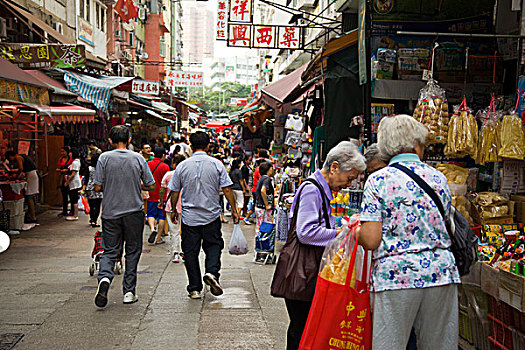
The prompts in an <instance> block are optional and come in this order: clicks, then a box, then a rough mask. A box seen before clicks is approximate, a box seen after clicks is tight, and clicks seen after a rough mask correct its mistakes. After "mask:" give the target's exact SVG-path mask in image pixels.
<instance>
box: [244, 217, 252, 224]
mask: <svg viewBox="0 0 525 350" xmlns="http://www.w3.org/2000/svg"><path fill="white" fill-rule="evenodd" d="M244 223H245V224H246V225H251V224H252V223H251V222H250V219H249V218H246V219H244Z"/></svg>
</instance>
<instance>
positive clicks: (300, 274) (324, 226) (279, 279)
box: [272, 141, 366, 350]
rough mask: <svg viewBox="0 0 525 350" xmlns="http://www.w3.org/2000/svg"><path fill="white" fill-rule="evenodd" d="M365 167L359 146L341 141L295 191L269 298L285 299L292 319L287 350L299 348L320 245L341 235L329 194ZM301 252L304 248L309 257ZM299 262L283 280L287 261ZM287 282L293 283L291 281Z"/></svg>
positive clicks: (357, 174) (318, 259)
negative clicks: (336, 226)
mask: <svg viewBox="0 0 525 350" xmlns="http://www.w3.org/2000/svg"><path fill="white" fill-rule="evenodd" d="M365 169H366V165H365V158H364V157H363V155H362V154H361V153H360V152H359V150H358V148H357V146H355V145H354V144H352V143H351V142H348V141H343V142H340V143H339V144H338V145H337V146H335V147H334V148H332V149H331V150H330V152H329V153H328V155H327V157H326V161H325V163H324V166H323V168H322V169H320V170H317V171H316V172H315V173H314V174H312V175H311V176H310V177H309V178H308V179H307V180H305V181H304V182H303V184H302V185H301V186H300V187H299V189H298V190H297V194H296V195H295V198H294V202H293V204H292V208H291V212H292V213H293V217H292V222H291V224H290V232H289V234H288V241H287V242H286V245H285V246H284V248H283V250H282V251H281V255H280V257H279V262H278V263H277V267H276V272H275V275H274V279H273V282H272V295H274V296H281V297H284V298H285V303H286V309H287V311H288V315H289V317H290V325H289V327H288V333H287V341H286V343H287V346H286V349H288V350H291V349H298V348H299V343H300V341H301V337H302V334H303V330H304V327H305V325H306V319H307V318H308V312H309V311H310V306H311V304H312V299H313V295H314V292H315V282H316V280H317V274H318V272H319V265H320V263H321V258H322V255H323V251H324V247H325V246H326V245H327V244H328V242H330V241H331V240H332V239H334V238H335V236H336V235H337V234H338V233H339V230H337V229H335V226H334V225H335V218H334V217H333V216H331V210H330V201H331V200H332V199H333V196H332V192H339V191H341V190H342V189H343V188H346V187H348V186H350V184H351V182H352V181H353V180H355V179H356V178H357V177H358V176H359V174H360V173H362V172H364V171H365ZM294 228H295V230H294ZM296 239H297V240H298V243H297V241H295V240H296ZM294 241H295V242H294ZM292 242H293V243H292ZM292 244H298V245H299V249H297V250H292V249H289V247H291V246H292ZM302 249H306V250H308V253H304V252H305V250H302ZM298 251H302V253H298ZM299 254H308V256H309V258H308V259H305V260H304V261H303V260H301V257H300V256H298V255H299ZM303 256H304V255H303ZM310 257H311V258H310ZM297 260H299V261H303V262H302V263H301V264H302V265H301V266H296V267H295V270H293V271H292V272H291V275H292V276H291V277H290V274H287V275H286V276H287V277H285V276H284V275H285V274H286V273H287V272H286V270H287V269H286V267H287V263H288V262H290V261H297ZM291 280H293V283H290V282H289V281H291ZM276 291H278V292H276Z"/></svg>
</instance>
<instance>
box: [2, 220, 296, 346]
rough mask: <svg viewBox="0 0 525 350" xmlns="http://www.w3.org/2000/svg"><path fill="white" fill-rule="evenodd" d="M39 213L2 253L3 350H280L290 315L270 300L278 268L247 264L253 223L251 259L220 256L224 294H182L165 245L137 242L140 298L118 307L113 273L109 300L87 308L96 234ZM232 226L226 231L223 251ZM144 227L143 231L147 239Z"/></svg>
mask: <svg viewBox="0 0 525 350" xmlns="http://www.w3.org/2000/svg"><path fill="white" fill-rule="evenodd" d="M57 213H58V211H48V212H46V213H44V214H42V215H40V216H39V222H40V223H41V226H38V227H37V228H35V229H33V230H31V231H27V232H22V233H21V234H20V235H19V236H14V237H12V238H13V241H12V245H11V247H10V248H9V250H8V251H7V252H5V253H3V254H1V255H0V281H1V283H0V293H1V296H2V297H1V299H0V300H1V301H0V348H1V345H2V342H4V343H5V342H7V341H8V340H9V339H16V336H17V334H23V337H22V339H21V340H20V341H19V342H18V343H17V345H16V346H15V347H14V349H17V350H18V349H108V348H114V349H137V350H138V349H161V348H170V349H212V350H213V349H225V348H227V349H284V348H285V336H286V327H287V322H288V317H287V315H286V309H285V307H284V302H283V301H282V300H280V299H275V298H272V297H271V296H270V295H269V289H270V282H271V278H272V275H273V271H274V268H275V265H266V266H262V265H257V264H254V263H253V262H252V259H253V253H252V252H253V244H254V238H253V237H254V225H252V226H245V225H244V224H241V228H242V229H243V232H244V234H245V235H246V238H247V240H248V243H249V244H250V246H251V247H250V248H251V250H252V252H251V253H249V254H248V255H245V256H231V255H229V254H228V252H227V248H225V250H224V251H223V256H222V262H223V270H222V276H221V283H222V285H223V288H224V295H222V296H220V297H214V296H213V295H211V294H210V293H209V292H208V291H206V293H205V295H204V298H203V300H190V299H189V298H188V297H187V295H186V283H187V278H186V272H185V269H184V266H183V265H182V264H173V263H171V261H170V256H169V255H168V247H167V245H159V246H149V245H147V244H145V245H144V249H143V254H142V258H141V261H140V264H139V276H138V287H137V294H138V296H139V302H138V303H136V304H131V305H124V304H123V303H122V289H121V282H122V276H116V277H115V279H114V281H113V283H112V286H111V289H110V291H109V303H108V306H107V307H106V308H105V309H102V310H99V309H97V308H96V307H95V305H94V303H93V299H94V295H95V292H96V286H97V282H96V278H95V277H90V276H89V273H88V268H89V265H90V263H91V257H90V255H91V250H92V248H93V235H94V232H95V230H94V229H92V228H91V227H90V226H89V225H88V217H87V216H86V215H81V219H80V220H79V221H77V222H66V221H64V220H63V219H59V218H57V217H56V214H57ZM232 230H233V225H224V226H223V234H224V239H225V245H226V247H227V245H228V242H229V238H230V235H231V232H232ZM148 235H149V229H147V228H146V229H145V230H144V241H146V239H147V237H148Z"/></svg>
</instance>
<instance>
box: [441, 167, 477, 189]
mask: <svg viewBox="0 0 525 350" xmlns="http://www.w3.org/2000/svg"><path fill="white" fill-rule="evenodd" d="M436 169H437V170H439V171H441V172H442V173H443V174H444V175H445V177H446V178H447V182H448V183H450V184H455V185H465V184H466V183H467V178H468V175H469V171H468V169H465V168H462V167H459V166H457V165H454V164H438V165H436Z"/></svg>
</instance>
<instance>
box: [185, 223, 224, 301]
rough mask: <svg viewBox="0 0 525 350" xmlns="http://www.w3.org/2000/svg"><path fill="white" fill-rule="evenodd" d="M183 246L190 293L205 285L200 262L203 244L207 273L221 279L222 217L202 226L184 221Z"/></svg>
mask: <svg viewBox="0 0 525 350" xmlns="http://www.w3.org/2000/svg"><path fill="white" fill-rule="evenodd" d="M181 246H182V252H183V253H184V266H186V273H187V274H188V287H187V288H186V289H187V290H188V293H189V292H193V291H198V292H200V291H201V290H202V287H203V285H202V278H201V268H200V264H199V253H200V251H201V246H202V249H203V250H204V254H205V255H206V259H205V260H204V268H205V270H206V273H211V274H213V275H214V276H215V277H217V279H219V277H220V273H219V271H220V270H221V253H222V249H223V248H224V240H223V239H222V232H221V219H220V218H217V220H215V221H213V222H211V223H209V224H207V225H202V226H188V225H186V224H184V222H182V226H181Z"/></svg>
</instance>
